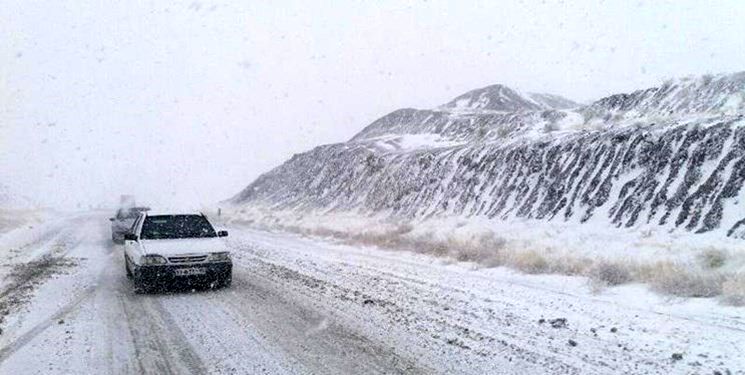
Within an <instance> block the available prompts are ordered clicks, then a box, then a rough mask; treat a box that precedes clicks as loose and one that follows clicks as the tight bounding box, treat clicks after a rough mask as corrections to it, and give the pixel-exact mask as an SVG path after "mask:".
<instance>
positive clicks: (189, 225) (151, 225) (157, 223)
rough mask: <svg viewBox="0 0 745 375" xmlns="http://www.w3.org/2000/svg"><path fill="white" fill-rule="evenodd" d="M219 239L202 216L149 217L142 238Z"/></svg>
mask: <svg viewBox="0 0 745 375" xmlns="http://www.w3.org/2000/svg"><path fill="white" fill-rule="evenodd" d="M205 237H217V233H215V229H214V228H212V225H210V223H209V221H207V219H206V218H205V217H204V216H200V215H157V216H147V217H146V218H145V221H144V222H143V224H142V232H141V234H140V238H142V239H145V240H159V239H175V238H205Z"/></svg>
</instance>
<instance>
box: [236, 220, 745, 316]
mask: <svg viewBox="0 0 745 375" xmlns="http://www.w3.org/2000/svg"><path fill="white" fill-rule="evenodd" d="M235 210H236V211H233V212H227V211H226V213H225V215H224V219H225V220H227V221H228V222H233V223H242V224H248V225H252V226H255V227H260V228H272V229H281V230H285V231H291V232H296V233H302V234H307V235H313V236H322V237H332V238H336V239H340V240H343V241H345V242H348V243H353V244H364V245H373V246H378V247H381V248H388V249H397V250H408V251H413V252H418V253H425V254H429V255H434V256H438V257H444V258H446V259H451V260H452V261H466V262H471V263H472V264H473V265H474V266H475V267H496V266H508V267H511V268H514V269H518V270H520V271H523V272H526V273H531V274H550V273H555V274H564V275H580V276H586V277H588V278H589V279H588V281H589V282H588V285H589V287H590V289H592V290H594V291H596V292H597V291H600V290H602V289H604V288H605V287H609V286H616V285H620V284H626V283H630V282H643V283H647V284H649V285H650V286H651V287H652V289H654V290H655V291H657V292H660V293H662V294H666V295H673V296H679V297H716V296H722V297H720V298H721V300H722V301H723V302H725V303H729V304H735V305H742V304H745V283H743V280H744V279H745V278H743V276H742V275H743V274H745V251H743V250H742V247H741V244H740V243H738V241H737V240H734V239H731V238H723V237H721V236H715V235H713V234H712V235H707V234H698V235H693V234H691V233H687V232H683V233H681V232H677V233H676V232H672V233H671V232H667V231H664V230H663V229H661V228H659V227H654V226H650V227H637V228H608V227H595V226H593V225H592V224H591V223H590V224H587V223H586V224H578V223H561V222H536V221H528V220H513V221H493V220H488V219H485V218H478V217H476V218H463V217H457V218H429V219H418V220H411V221H403V220H392V219H390V218H389V217H387V216H386V215H384V214H381V215H378V216H365V215H356V214H352V213H334V214H331V213H326V214H312V213H305V214H301V213H297V212H294V211H292V212H290V211H277V210H273V209H268V208H258V207H243V208H236V209H235Z"/></svg>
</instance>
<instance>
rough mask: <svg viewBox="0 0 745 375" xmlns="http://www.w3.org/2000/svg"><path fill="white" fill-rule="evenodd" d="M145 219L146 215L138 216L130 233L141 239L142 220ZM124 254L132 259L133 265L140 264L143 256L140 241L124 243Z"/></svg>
mask: <svg viewBox="0 0 745 375" xmlns="http://www.w3.org/2000/svg"><path fill="white" fill-rule="evenodd" d="M144 217H145V215H144V214H140V215H138V217H137V219H135V221H134V223H132V227H131V228H130V229H129V231H130V233H132V234H134V235H136V236H137V238H138V239H139V238H140V231H141V229H142V220H143V218H144ZM124 253H125V254H126V256H127V257H128V258H129V259H130V261H131V262H132V263H135V264H138V263H139V261H140V256H142V246H141V244H140V242H139V241H124Z"/></svg>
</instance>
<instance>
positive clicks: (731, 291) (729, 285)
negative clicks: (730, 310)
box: [722, 273, 745, 306]
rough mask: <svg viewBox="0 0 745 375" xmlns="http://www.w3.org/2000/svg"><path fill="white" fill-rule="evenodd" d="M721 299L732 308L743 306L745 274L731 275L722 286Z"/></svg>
mask: <svg viewBox="0 0 745 375" xmlns="http://www.w3.org/2000/svg"><path fill="white" fill-rule="evenodd" d="M722 297H723V298H722V299H723V300H724V302H725V303H727V304H730V305H733V306H745V273H740V274H737V275H733V276H732V277H731V278H730V279H729V280H727V281H725V282H724V283H723V284H722Z"/></svg>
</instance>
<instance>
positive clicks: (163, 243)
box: [140, 237, 227, 256]
mask: <svg viewBox="0 0 745 375" xmlns="http://www.w3.org/2000/svg"><path fill="white" fill-rule="evenodd" d="M140 243H141V244H142V249H143V251H144V253H145V254H157V255H166V256H168V255H190V254H205V253H215V252H218V251H227V247H226V246H225V242H224V241H223V240H222V239H221V238H219V237H212V238H182V239H175V240H140Z"/></svg>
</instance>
